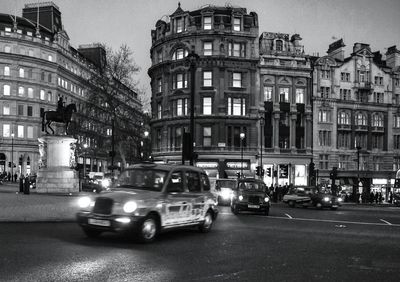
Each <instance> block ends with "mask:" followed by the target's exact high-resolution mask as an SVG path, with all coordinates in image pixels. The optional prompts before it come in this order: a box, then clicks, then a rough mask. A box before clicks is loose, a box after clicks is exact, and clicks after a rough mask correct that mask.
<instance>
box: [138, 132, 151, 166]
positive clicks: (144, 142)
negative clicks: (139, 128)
mask: <svg viewBox="0 0 400 282" xmlns="http://www.w3.org/2000/svg"><path fill="white" fill-rule="evenodd" d="M143 136H144V139H143V140H140V148H139V149H140V160H141V161H143V160H144V161H146V160H147V153H146V150H147V138H148V137H149V132H148V131H147V130H145V131H144V132H143Z"/></svg>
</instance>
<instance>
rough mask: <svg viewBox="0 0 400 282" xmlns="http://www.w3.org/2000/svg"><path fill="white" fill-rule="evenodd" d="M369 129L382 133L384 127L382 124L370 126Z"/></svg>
mask: <svg viewBox="0 0 400 282" xmlns="http://www.w3.org/2000/svg"><path fill="white" fill-rule="evenodd" d="M371 131H372V132H375V133H384V132H385V128H384V127H383V126H371Z"/></svg>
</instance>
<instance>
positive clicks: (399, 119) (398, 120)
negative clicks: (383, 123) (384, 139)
mask: <svg viewBox="0 0 400 282" xmlns="http://www.w3.org/2000/svg"><path fill="white" fill-rule="evenodd" d="M393 127H395V128H400V116H393Z"/></svg>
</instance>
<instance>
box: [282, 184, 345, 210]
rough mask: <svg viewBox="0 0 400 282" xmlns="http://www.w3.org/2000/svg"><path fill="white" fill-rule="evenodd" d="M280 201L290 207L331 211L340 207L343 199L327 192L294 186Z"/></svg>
mask: <svg viewBox="0 0 400 282" xmlns="http://www.w3.org/2000/svg"><path fill="white" fill-rule="evenodd" d="M282 201H283V202H284V203H287V204H288V205H289V206H290V207H296V206H302V207H310V206H312V207H316V208H318V209H322V208H330V209H332V210H335V209H337V208H338V207H339V206H341V204H342V202H343V199H342V198H341V197H338V196H335V195H332V194H330V193H329V192H327V191H318V189H317V188H316V187H307V186H297V187H296V186H295V187H293V188H291V189H290V190H289V192H288V193H287V194H286V195H284V196H283V199H282Z"/></svg>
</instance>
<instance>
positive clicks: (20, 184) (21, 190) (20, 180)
mask: <svg viewBox="0 0 400 282" xmlns="http://www.w3.org/2000/svg"><path fill="white" fill-rule="evenodd" d="M19 192H20V193H22V192H24V179H23V178H22V177H21V178H20V179H19Z"/></svg>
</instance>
